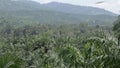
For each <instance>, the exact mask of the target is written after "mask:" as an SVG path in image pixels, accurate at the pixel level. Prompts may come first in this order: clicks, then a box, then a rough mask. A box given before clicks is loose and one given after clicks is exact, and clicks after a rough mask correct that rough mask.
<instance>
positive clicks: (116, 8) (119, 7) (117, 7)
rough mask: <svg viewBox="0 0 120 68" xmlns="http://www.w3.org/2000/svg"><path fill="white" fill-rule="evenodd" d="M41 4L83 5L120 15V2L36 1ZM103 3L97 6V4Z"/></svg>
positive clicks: (97, 0) (113, 0)
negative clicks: (54, 2) (53, 2)
mask: <svg viewBox="0 0 120 68" xmlns="http://www.w3.org/2000/svg"><path fill="white" fill-rule="evenodd" d="M34 1H37V2H40V3H48V2H52V1H56V2H63V3H69V4H74V5H83V6H94V7H99V8H104V9H106V10H109V11H112V12H114V13H117V14H120V0H34ZM101 1H104V2H103V3H99V4H96V2H101Z"/></svg>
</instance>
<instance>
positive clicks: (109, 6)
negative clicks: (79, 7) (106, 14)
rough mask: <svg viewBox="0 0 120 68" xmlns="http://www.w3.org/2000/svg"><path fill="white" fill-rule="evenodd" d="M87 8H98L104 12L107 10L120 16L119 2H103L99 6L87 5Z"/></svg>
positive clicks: (119, 0)
mask: <svg viewBox="0 0 120 68" xmlns="http://www.w3.org/2000/svg"><path fill="white" fill-rule="evenodd" d="M88 6H93V7H99V8H103V9H106V10H109V11H111V12H114V13H117V14H120V12H119V11H120V8H119V6H120V0H116V1H115V0H109V1H105V2H104V3H101V4H89V5H88Z"/></svg>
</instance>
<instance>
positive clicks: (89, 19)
mask: <svg viewBox="0 0 120 68" xmlns="http://www.w3.org/2000/svg"><path fill="white" fill-rule="evenodd" d="M52 6H54V7H52ZM55 6H56V7H55ZM62 6H63V7H64V8H63V7H62ZM62 9H64V10H62ZM0 10H1V11H0V17H5V18H7V20H8V21H10V22H12V23H13V22H15V23H14V24H16V21H17V23H18V24H21V22H22V23H25V24H26V22H31V23H32V24H33V23H42V24H43V23H49V24H72V23H73V22H74V24H79V23H81V22H85V23H88V24H90V25H108V23H109V25H112V23H113V22H114V21H115V20H116V18H117V15H116V14H114V13H112V12H109V11H106V10H104V9H99V8H93V7H84V6H74V5H69V4H62V3H56V2H53V3H49V4H39V3H37V2H33V1H30V0H18V1H14V0H0ZM60 10H61V11H60ZM67 10H68V12H67ZM31 23H30V24H31ZM27 24H29V23H27Z"/></svg>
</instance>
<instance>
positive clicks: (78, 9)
mask: <svg viewBox="0 0 120 68" xmlns="http://www.w3.org/2000/svg"><path fill="white" fill-rule="evenodd" d="M43 5H44V6H46V7H48V8H50V9H52V10H54V11H59V12H64V13H74V14H83V15H116V14H114V13H112V12H110V11H107V10H104V9H100V8H95V7H89V6H77V5H71V4H66V3H58V2H51V3H48V4H43Z"/></svg>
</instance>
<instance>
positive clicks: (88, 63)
mask: <svg viewBox="0 0 120 68" xmlns="http://www.w3.org/2000/svg"><path fill="white" fill-rule="evenodd" d="M119 20H120V19H118V20H117V21H116V22H115V25H114V27H113V31H112V27H108V26H99V25H96V26H91V25H88V24H85V23H80V24H79V25H77V24H66V25H49V24H35V25H25V24H24V26H21V25H19V26H14V25H13V24H10V23H9V21H7V20H6V19H4V18H1V19H0V24H1V25H0V68H120V46H119V41H120V39H119V34H120V33H119V32H120V31H119V25H120V23H119V22H120V21H119Z"/></svg>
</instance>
